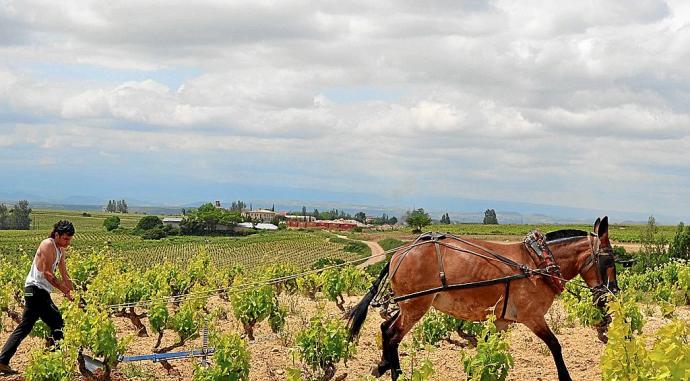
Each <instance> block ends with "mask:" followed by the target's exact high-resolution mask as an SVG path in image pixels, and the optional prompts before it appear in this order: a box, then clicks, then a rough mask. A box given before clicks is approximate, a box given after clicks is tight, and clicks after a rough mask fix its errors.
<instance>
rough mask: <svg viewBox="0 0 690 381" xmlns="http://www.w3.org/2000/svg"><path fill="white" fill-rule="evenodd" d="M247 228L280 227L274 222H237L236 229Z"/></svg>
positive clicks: (265, 228) (276, 228) (270, 228)
mask: <svg viewBox="0 0 690 381" xmlns="http://www.w3.org/2000/svg"><path fill="white" fill-rule="evenodd" d="M247 229H257V230H278V227H277V226H275V225H273V224H264V223H261V224H256V225H254V224H252V223H251V222H240V223H239V224H237V229H235V230H247Z"/></svg>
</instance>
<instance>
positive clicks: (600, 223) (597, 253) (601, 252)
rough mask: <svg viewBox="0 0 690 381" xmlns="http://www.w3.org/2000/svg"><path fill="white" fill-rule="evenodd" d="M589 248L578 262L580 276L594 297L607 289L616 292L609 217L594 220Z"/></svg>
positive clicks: (616, 283)
mask: <svg viewBox="0 0 690 381" xmlns="http://www.w3.org/2000/svg"><path fill="white" fill-rule="evenodd" d="M588 239H589V245H590V250H588V252H587V253H586V254H584V255H583V258H582V261H581V262H580V263H581V265H580V271H579V272H580V276H581V277H582V279H584V281H585V282H586V283H587V286H589V288H591V289H592V291H593V293H594V297H595V298H596V299H599V297H600V296H601V295H603V294H605V293H607V292H609V291H611V292H613V293H616V292H618V290H619V289H618V282H617V280H616V265H615V261H614V257H613V248H612V247H611V241H609V218H608V217H604V218H603V219H599V218H597V220H596V222H594V233H593V234H591V235H590V236H589V237H588Z"/></svg>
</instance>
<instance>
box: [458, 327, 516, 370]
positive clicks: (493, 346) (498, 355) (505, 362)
mask: <svg viewBox="0 0 690 381" xmlns="http://www.w3.org/2000/svg"><path fill="white" fill-rule="evenodd" d="M495 320H496V316H494V315H489V318H488V319H487V320H486V321H485V322H484V324H483V325H482V326H483V329H482V331H481V333H480V334H479V340H478V343H477V353H476V354H475V355H474V356H471V355H469V354H468V353H467V352H466V351H464V350H463V351H462V352H461V356H462V364H463V367H464V369H465V373H467V377H468V380H471V381H504V380H505V379H506V377H508V372H509V371H510V368H512V367H513V357H512V356H511V355H510V352H509V351H508V342H507V341H506V340H505V332H500V333H499V332H498V331H497V330H496V325H495V324H494V321H495Z"/></svg>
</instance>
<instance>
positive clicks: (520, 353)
mask: <svg viewBox="0 0 690 381" xmlns="http://www.w3.org/2000/svg"><path fill="white" fill-rule="evenodd" d="M358 300H359V298H358V297H351V298H347V301H348V303H349V304H350V305H353V304H355V303H356V302H357V301H358ZM281 303H283V304H284V305H286V306H287V307H288V309H289V310H290V316H289V318H288V320H287V325H286V328H285V330H284V332H283V333H281V334H274V333H272V332H271V331H270V329H269V327H268V324H267V323H266V322H263V323H260V324H259V325H258V329H257V330H256V332H255V337H256V340H255V341H253V342H250V343H249V349H250V352H251V371H250V380H256V381H273V380H284V379H285V378H286V369H287V368H289V367H300V363H299V360H298V359H297V357H296V355H295V356H293V352H292V351H291V349H290V348H292V347H293V346H294V337H295V335H296V332H298V331H299V330H300V329H302V328H303V327H305V326H306V325H307V324H308V321H309V318H310V317H311V316H313V315H314V314H315V313H316V311H317V310H318V309H319V308H324V309H325V311H326V313H327V314H329V315H332V316H340V312H339V311H338V309H337V308H336V307H335V305H334V304H333V303H330V302H323V301H321V302H314V301H310V300H308V299H305V298H303V297H300V296H282V297H281ZM209 305H210V309H211V310H213V309H216V308H220V309H224V310H227V309H228V308H229V304H228V303H227V302H223V301H222V300H221V299H219V298H217V297H212V298H211V300H210V303H209ZM642 310H643V313H646V314H649V313H651V314H652V315H651V316H645V321H646V325H645V332H646V333H652V332H654V331H656V330H657V329H658V328H659V327H660V326H661V325H662V324H664V323H665V322H666V320H665V319H663V318H661V315H660V312H659V310H658V308H656V307H649V308H644V307H643V308H642ZM677 313H678V315H679V316H680V317H681V318H683V319H685V320H689V319H690V307H683V308H679V309H678V310H677ZM228 315H229V316H228V318H227V320H220V321H219V323H218V325H217V326H218V328H219V329H221V330H222V331H226V332H237V333H241V332H242V328H241V325H240V324H239V323H237V322H236V321H235V320H234V319H233V318H232V316H231V313H229V314H228ZM115 320H116V324H117V327H118V336H119V337H124V336H127V335H132V334H133V332H134V331H133V329H132V326H131V323H130V322H129V321H128V320H126V319H124V318H115ZM382 321H383V320H382V318H381V317H380V316H379V314H378V313H377V311H376V310H373V309H372V310H370V313H369V316H368V317H367V320H366V323H365V325H364V328H363V331H362V335H361V337H360V339H359V343H358V346H357V353H356V355H355V357H354V358H352V359H350V360H349V361H348V364H347V366H345V365H344V364H342V363H340V364H338V368H337V373H336V376H337V375H341V374H343V373H347V378H346V380H361V379H363V378H364V377H365V376H366V375H368V374H369V371H370V368H371V366H372V365H373V364H375V363H376V362H378V360H379V359H380V356H381V351H380V349H379V348H378V345H377V335H378V332H379V324H380V323H381V322H382ZM547 321H549V322H550V325H551V327H552V329H553V330H554V332H556V334H557V336H558V339H559V341H560V342H561V345H562V347H563V355H564V357H565V362H566V364H567V366H568V369H569V370H570V373H571V376H572V377H573V379H574V380H597V379H601V373H600V370H599V358H600V357H601V354H602V353H603V349H604V344H602V343H601V342H599V341H598V339H597V337H596V332H595V331H594V329H591V328H583V327H579V326H573V325H569V324H568V323H567V321H566V314H565V311H564V310H563V308H562V307H561V305H560V304H559V303H558V302H557V303H556V304H554V306H553V307H552V309H551V311H549V314H548V315H547ZM4 323H5V324H4V325H5V329H4V330H3V331H2V332H0V342H2V343H4V342H5V340H7V338H8V336H9V330H10V329H11V328H13V327H14V324H13V323H12V322H11V321H10V320H9V319H7V318H6V317H5V318H4ZM144 324H145V325H147V327H148V322H147V321H146V319H144ZM452 338H453V339H455V341H457V343H455V344H453V343H450V342H446V341H444V342H441V344H440V345H439V346H438V347H436V348H433V349H431V350H420V351H415V350H414V349H413V348H412V346H411V340H410V338H409V337H406V338H405V340H404V341H403V343H402V344H401V348H400V349H401V351H400V352H401V360H402V365H403V371H405V372H406V373H407V374H409V371H410V368H411V365H412V363H413V362H417V363H418V362H419V361H421V360H423V359H425V358H429V359H430V360H431V362H432V363H433V367H434V371H435V373H434V375H433V377H432V380H439V381H440V380H451V379H455V380H462V379H465V375H464V373H463V370H462V363H461V360H460V352H461V350H463V348H462V345H460V344H463V340H462V339H460V338H459V337H458V336H457V334H455V333H454V334H453V337H452ZM175 339H176V335H175V333H174V332H171V331H166V333H165V335H164V337H163V343H162V346H164V345H168V344H172V343H173V342H174V341H175ZM508 341H509V344H510V352H511V354H512V356H513V358H514V360H515V366H514V368H513V369H512V370H511V372H510V375H509V377H508V380H555V379H556V369H555V366H554V363H553V359H552V357H551V354H550V352H549V351H548V349H547V348H546V345H544V344H543V343H542V342H541V341H540V340H539V339H538V338H537V337H536V336H534V335H533V334H532V333H531V332H530V331H529V330H528V329H527V328H525V327H524V326H522V325H515V326H513V327H511V328H510V329H509V336H508ZM154 343H155V337H154V336H153V335H151V336H149V337H144V338H139V337H135V338H133V340H132V342H131V343H130V344H129V346H128V348H127V353H126V355H136V354H148V353H151V348H152V347H153V345H154ZM41 345H42V341H41V340H39V339H38V338H32V337H29V338H27V339H26V340H25V341H24V342H23V343H22V345H21V346H20V347H19V351H18V352H17V355H16V356H15V357H14V358H13V360H12V366H13V367H14V368H15V369H17V370H19V371H23V370H24V368H25V367H26V364H27V362H28V352H29V351H30V350H31V349H33V348H38V347H40V346H41ZM200 345H201V340H200V339H196V340H193V341H191V342H190V343H188V344H187V345H186V346H185V347H184V349H193V348H195V347H198V346H200ZM180 350H182V349H180ZM468 350H469V351H470V352H472V351H473V350H472V349H468ZM133 364H134V365H131V364H121V365H120V366H119V367H118V370H117V373H118V374H117V377H116V379H134V380H154V379H155V380H189V379H191V378H192V373H193V369H194V360H175V361H174V362H173V365H174V366H175V370H176V371H175V373H173V374H167V372H166V371H165V370H164V369H163V368H162V366H161V365H159V364H154V363H151V362H142V363H133ZM389 377H390V376H389V375H388V374H386V376H385V377H383V378H382V379H389ZM0 378H1V377H0ZM4 379H7V380H22V379H23V378H22V377H21V376H18V377H5V378H4Z"/></svg>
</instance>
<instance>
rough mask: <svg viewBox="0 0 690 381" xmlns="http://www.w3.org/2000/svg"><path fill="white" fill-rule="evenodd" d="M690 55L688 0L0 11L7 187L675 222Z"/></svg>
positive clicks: (685, 200)
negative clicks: (557, 210)
mask: <svg viewBox="0 0 690 381" xmlns="http://www.w3.org/2000/svg"><path fill="white" fill-rule="evenodd" d="M688 62H690V3H689V2H686V1H651V0H650V1H645V0H641V1H635V2H630V1H590V2H566V1H550V0H546V1H531V0H520V1H502V0H499V1H479V0H470V1H412V0H411V1H395V2H388V1H375V2H372V1H350V2H342V1H323V2H308V1H290V0H284V1H276V2H272V1H252V2H245V3H238V2H231V1H193V2H190V1H141V0H137V1H116V2H113V1H107V2H106V1H102V2H98V1H60V2H56V1H33V0H22V1H13V0H2V1H0V171H1V172H2V175H1V176H0V194H2V193H4V194H17V193H22V192H24V193H29V194H33V195H38V197H45V198H49V197H50V196H54V197H53V198H56V197H63V198H64V197H69V196H76V195H84V196H93V197H97V198H102V199H103V200H107V199H111V198H117V199H120V198H125V199H135V200H137V199H138V200H148V201H151V200H153V201H154V202H160V203H161V204H176V203H177V204H184V203H188V202H193V201H196V200H204V199H206V200H211V199H223V200H233V199H236V198H238V197H235V196H238V195H242V196H243V197H248V196H247V195H248V194H249V195H251V194H253V192H257V194H259V193H260V194H261V195H262V196H263V197H266V198H275V199H281V193H282V191H281V190H284V191H285V192H286V193H289V194H290V197H292V198H299V197H300V190H304V195H305V196H304V198H311V199H319V198H322V199H328V198H329V197H331V196H332V195H333V194H339V195H343V194H345V195H347V194H356V195H357V198H358V201H360V202H363V203H366V202H370V203H376V202H388V203H390V204H395V203H396V202H403V201H402V200H404V202H405V203H410V202H413V203H415V204H416V205H414V206H416V207H423V206H424V205H423V204H424V200H425V199H427V198H434V199H444V198H448V199H453V198H460V199H463V198H464V199H483V200H498V201H502V202H521V203H535V204H547V205H559V206H564V207H570V208H587V209H596V210H602V211H607V210H611V211H624V212H641V213H648V214H664V215H671V216H677V217H679V218H685V219H686V220H687V217H688V216H690V176H689V174H690V160H688V158H689V157H690V156H689V155H688V152H690V65H689V64H688ZM266 189H270V190H271V192H272V193H271V192H266ZM396 200H397V201H396ZM392 206H396V207H405V206H408V205H392ZM409 206H411V205H409ZM449 208H452V206H449ZM593 217H596V216H593Z"/></svg>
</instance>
